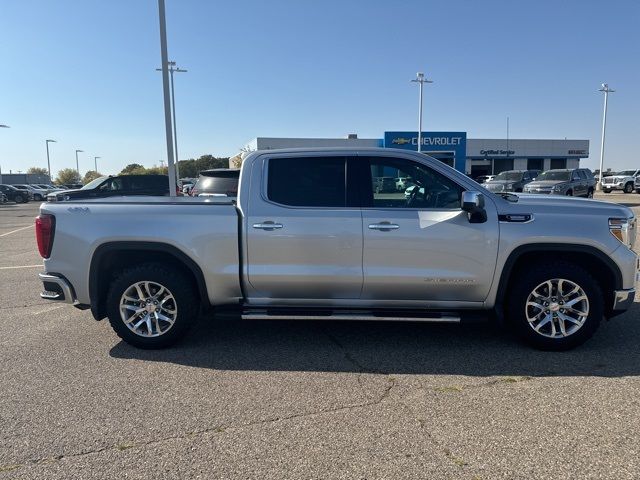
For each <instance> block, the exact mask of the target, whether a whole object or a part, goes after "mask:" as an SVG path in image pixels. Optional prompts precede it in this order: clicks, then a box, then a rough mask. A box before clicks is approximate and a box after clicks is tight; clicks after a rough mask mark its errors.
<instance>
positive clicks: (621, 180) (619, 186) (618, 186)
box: [602, 170, 640, 193]
mask: <svg viewBox="0 0 640 480" xmlns="http://www.w3.org/2000/svg"><path fill="white" fill-rule="evenodd" d="M638 175H640V170H623V171H622V172H618V173H616V174H614V175H610V176H608V177H604V178H603V179H602V191H603V192H604V193H611V191H612V190H622V191H623V192H624V193H631V192H633V190H634V188H640V185H638V186H637V187H636V186H635V182H636V178H637V177H638Z"/></svg>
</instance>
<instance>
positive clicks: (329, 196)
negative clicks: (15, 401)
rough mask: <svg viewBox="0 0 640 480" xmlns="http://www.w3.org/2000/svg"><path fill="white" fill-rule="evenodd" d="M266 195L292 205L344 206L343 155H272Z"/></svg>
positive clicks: (283, 203)
mask: <svg viewBox="0 0 640 480" xmlns="http://www.w3.org/2000/svg"><path fill="white" fill-rule="evenodd" d="M267 196H268V198H269V200H271V201H273V202H277V203H280V204H282V205H290V206H293V207H344V206H345V205H346V200H345V196H346V187H345V158H344V157H303V158H272V159H270V160H269V173H268V178H267Z"/></svg>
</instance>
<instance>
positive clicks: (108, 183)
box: [47, 175, 169, 202]
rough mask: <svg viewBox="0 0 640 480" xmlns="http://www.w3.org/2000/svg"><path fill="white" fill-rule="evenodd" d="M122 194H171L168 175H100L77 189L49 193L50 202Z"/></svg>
mask: <svg viewBox="0 0 640 480" xmlns="http://www.w3.org/2000/svg"><path fill="white" fill-rule="evenodd" d="M122 195H152V196H162V195H169V177H168V176H167V175H120V176H109V177H99V178H96V179H95V180H93V181H91V182H89V183H87V184H86V185H85V186H84V187H82V188H80V189H77V190H63V191H62V192H53V193H50V194H49V195H47V200H48V201H50V202H61V201H65V200H77V199H86V198H105V197H115V196H122Z"/></svg>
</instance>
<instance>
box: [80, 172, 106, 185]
mask: <svg viewBox="0 0 640 480" xmlns="http://www.w3.org/2000/svg"><path fill="white" fill-rule="evenodd" d="M99 177H102V174H101V173H100V172H96V171H95V170H89V171H88V172H87V173H85V174H84V178H83V179H82V183H84V184H85V185H86V184H87V183H89V182H91V181H92V180H95V179H96V178H99Z"/></svg>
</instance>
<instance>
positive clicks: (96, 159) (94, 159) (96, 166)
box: [93, 157, 102, 173]
mask: <svg viewBox="0 0 640 480" xmlns="http://www.w3.org/2000/svg"><path fill="white" fill-rule="evenodd" d="M99 158H102V157H93V167H94V168H95V170H94V172H96V173H98V159H99Z"/></svg>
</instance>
